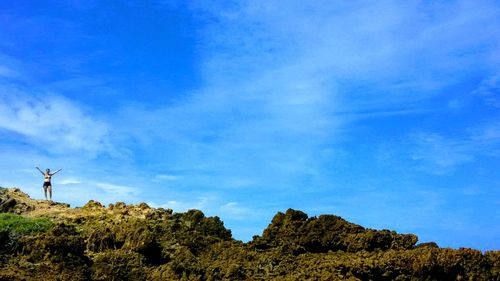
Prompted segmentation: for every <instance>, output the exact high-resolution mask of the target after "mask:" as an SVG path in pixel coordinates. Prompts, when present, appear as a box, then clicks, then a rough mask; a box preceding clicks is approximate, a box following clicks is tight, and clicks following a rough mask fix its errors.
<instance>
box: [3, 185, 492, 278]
mask: <svg viewBox="0 0 500 281" xmlns="http://www.w3.org/2000/svg"><path fill="white" fill-rule="evenodd" d="M0 206H2V208H3V209H2V212H3V213H0V243H1V245H0V280H500V251H492V252H487V253H484V254H483V253H481V252H480V251H478V250H473V249H458V250H453V249H442V248H439V247H438V246H437V245H436V244H435V243H426V244H422V245H419V246H415V244H416V242H417V237H416V236H415V235H412V234H398V233H396V232H394V231H389V230H373V229H366V228H364V227H362V226H359V225H356V224H353V223H350V222H348V221H345V220H344V219H342V218H340V217H338V216H333V215H321V216H319V217H308V216H307V215H306V214H305V213H303V212H301V211H298V210H292V209H289V210H287V211H286V212H285V213H281V212H279V213H278V214H276V216H275V217H274V218H273V220H272V222H271V224H270V225H269V226H268V227H267V228H266V229H265V230H264V232H263V233H262V235H261V236H255V237H254V239H253V241H251V242H249V243H243V242H241V241H237V240H234V239H233V238H232V237H231V232H230V230H228V229H226V228H225V227H224V224H223V222H222V221H221V220H220V219H219V218H218V217H206V216H205V215H204V214H203V213H202V212H201V211H199V210H190V211H188V212H185V213H174V212H173V211H172V210H170V209H162V208H158V209H156V208H151V207H149V206H148V205H147V204H145V203H141V204H138V205H127V204H125V203H123V202H118V203H116V204H110V205H109V206H107V207H105V206H103V205H102V204H101V203H99V202H97V201H89V202H88V203H87V204H86V205H85V206H83V207H81V208H69V206H67V205H64V204H60V203H50V202H46V201H38V200H32V199H30V198H29V197H28V196H27V195H26V194H24V193H22V192H21V191H20V190H16V189H1V188H0ZM14 214H19V215H14ZM12 221H15V222H17V223H12Z"/></svg>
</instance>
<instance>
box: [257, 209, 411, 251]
mask: <svg viewBox="0 0 500 281" xmlns="http://www.w3.org/2000/svg"><path fill="white" fill-rule="evenodd" d="M416 242H417V237H416V236H415V235H413V234H407V235H404V234H397V233H396V232H394V231H388V230H372V229H365V228H363V227H362V226H359V225H356V224H353V223H350V222H347V221H346V220H344V219H342V218H341V217H338V216H333V215H321V216H319V217H318V218H316V217H312V218H309V217H308V216H307V215H306V214H305V213H303V212H301V211H297V210H293V209H288V210H287V211H286V213H281V212H279V213H278V214H276V215H275V216H274V218H273V220H272V222H271V224H270V225H269V226H268V227H267V228H266V229H265V230H264V233H263V234H262V236H260V237H259V236H255V237H254V240H253V242H252V243H253V245H254V246H255V247H256V248H257V249H268V248H274V247H278V248H280V249H282V250H283V251H288V252H291V253H295V254H300V253H304V252H312V253H326V252H328V251H345V252H358V251H375V250H388V249H411V248H413V247H414V245H415V243H416Z"/></svg>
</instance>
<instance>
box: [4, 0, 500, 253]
mask: <svg viewBox="0 0 500 281" xmlns="http://www.w3.org/2000/svg"><path fill="white" fill-rule="evenodd" d="M499 27H500V5H499V4H498V3H497V2H495V1H447V2H444V1H440V2H434V3H424V2H421V1H406V2H405V3H400V2H397V1H381V2H377V3H372V2H368V1H355V2H349V3H345V2H331V1H319V2H314V4H313V3H309V4H307V3H302V2H300V1H278V2H273V3H267V2H266V1H259V0H257V1H220V2H217V3H215V4H214V3H211V4H207V3H198V2H196V1H195V2H192V3H188V4H186V3H182V4H179V3H177V2H176V1H121V2H115V3H114V4H103V3H101V2H99V1H43V2H42V1H41V2H36V1H33V2H30V3H28V4H21V3H18V2H17V1H12V2H10V1H7V2H3V3H1V4H0V158H1V159H3V161H0V171H1V172H0V186H4V187H11V186H18V187H21V188H22V190H23V191H25V192H27V193H28V194H29V195H30V196H32V197H33V198H37V199H41V198H43V190H42V187H41V186H42V178H41V177H40V175H39V172H38V171H36V170H35V168H34V167H35V166H39V167H40V168H42V169H45V168H51V169H53V170H57V169H59V168H62V169H63V170H62V172H61V173H59V174H58V175H56V176H54V179H53V182H54V197H53V198H54V200H55V201H59V202H68V203H70V204H71V205H72V206H81V205H83V204H85V203H86V202H87V201H88V200H90V199H93V200H97V201H100V202H102V203H104V204H108V203H112V202H116V201H124V202H126V203H139V202H146V203H148V204H149V205H151V206H153V207H164V208H171V209H173V210H174V211H176V212H181V211H185V210H187V209H191V208H196V209H200V210H202V211H203V212H204V213H205V214H207V215H211V216H214V215H217V216H219V217H221V219H222V220H223V221H224V223H225V225H226V227H227V228H229V229H231V230H232V232H233V236H234V237H235V238H236V239H242V240H244V241H247V240H250V239H251V238H252V236H253V235H257V234H261V232H262V231H263V230H264V228H265V227H266V226H267V224H269V223H270V221H271V218H272V216H273V215H274V214H275V213H276V212H277V211H285V210H286V209H288V208H295V209H300V210H302V211H304V212H306V213H308V214H309V215H310V216H314V215H320V214H335V215H339V216H341V217H343V218H345V219H346V220H348V221H352V222H354V223H357V224H360V225H362V226H365V227H370V228H377V229H391V230H396V231H398V232H400V233H414V234H417V235H418V236H419V239H420V242H428V241H435V242H437V243H438V244H439V246H442V247H455V248H457V247H462V246H463V247H472V248H478V249H482V250H498V249H500V242H498V237H499V236H500V226H499V225H500V224H499V221H500V211H499V210H500V208H499V207H500V175H499V173H498V167H500V159H499V157H500V112H499V108H500V96H499V94H500V91H499V89H500V28H499Z"/></svg>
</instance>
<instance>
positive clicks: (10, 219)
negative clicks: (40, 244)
mask: <svg viewBox="0 0 500 281" xmlns="http://www.w3.org/2000/svg"><path fill="white" fill-rule="evenodd" d="M51 226H52V222H51V221H50V220H49V219H46V218H29V217H24V216H21V215H15V214H9V213H0V232H15V233H19V234H29V233H34V232H42V231H47V230H48V229H49V228H50V227H51Z"/></svg>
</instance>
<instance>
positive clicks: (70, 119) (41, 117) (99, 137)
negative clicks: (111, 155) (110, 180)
mask: <svg viewBox="0 0 500 281" xmlns="http://www.w3.org/2000/svg"><path fill="white" fill-rule="evenodd" d="M0 88H1V90H2V94H0V128H1V129H3V130H7V131H10V132H13V133H16V134H18V135H19V137H22V138H24V139H25V140H26V141H28V142H30V143H32V144H35V145H37V146H39V147H40V148H47V150H48V151H51V152H59V153H61V152H65V151H68V150H69V151H84V152H86V153H90V154H91V155H94V154H96V153H98V152H102V151H106V150H108V149H109V148H110V143H109V142H108V134H109V129H108V127H107V125H106V124H105V123H103V122H101V121H98V120H96V119H95V118H93V117H92V116H90V115H89V114H88V113H86V112H85V111H83V110H82V108H81V107H80V106H77V105H75V104H74V103H73V102H72V101H70V100H67V99H65V98H63V97H60V96H56V95H51V94H46V95H44V94H38V95H37V94H34V95H27V94H26V93H25V92H24V91H22V90H19V89H18V88H12V87H6V86H5V85H0Z"/></svg>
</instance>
